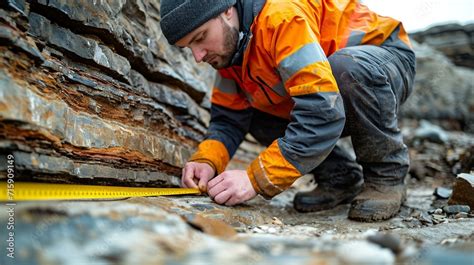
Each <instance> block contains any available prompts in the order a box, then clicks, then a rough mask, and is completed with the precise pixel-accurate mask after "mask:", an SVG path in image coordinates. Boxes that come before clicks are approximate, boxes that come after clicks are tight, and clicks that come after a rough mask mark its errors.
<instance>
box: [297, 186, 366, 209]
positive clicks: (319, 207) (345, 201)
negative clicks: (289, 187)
mask: <svg viewBox="0 0 474 265" xmlns="http://www.w3.org/2000/svg"><path fill="white" fill-rule="evenodd" d="M360 191H362V190H360ZM360 191H359V192H357V193H355V194H354V195H353V196H351V197H348V198H345V199H344V200H341V201H339V202H336V203H333V204H329V205H325V206H324V207H321V206H320V205H309V204H308V206H303V205H298V206H296V205H293V208H295V210H297V211H298V212H301V213H310V212H320V211H325V210H330V209H333V208H334V207H336V206H338V205H341V204H347V203H350V202H352V200H353V199H354V198H355V197H356V196H357V195H359V193H360Z"/></svg>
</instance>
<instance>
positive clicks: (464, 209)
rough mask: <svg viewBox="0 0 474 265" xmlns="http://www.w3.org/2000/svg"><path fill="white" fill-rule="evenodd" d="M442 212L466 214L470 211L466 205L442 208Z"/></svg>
mask: <svg viewBox="0 0 474 265" xmlns="http://www.w3.org/2000/svg"><path fill="white" fill-rule="evenodd" d="M443 211H444V212H445V213H447V214H457V213H460V212H465V213H468V212H470V211H471V208H470V207H469V206H467V205H447V206H444V207H443Z"/></svg>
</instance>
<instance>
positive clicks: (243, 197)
mask: <svg viewBox="0 0 474 265" xmlns="http://www.w3.org/2000/svg"><path fill="white" fill-rule="evenodd" d="M207 193H208V194H209V197H211V198H212V199H213V200H214V201H215V202H217V203H218V204H225V205H227V206H231V205H236V204H239V203H243V202H246V201H248V200H250V199H252V198H254V197H255V196H257V193H256V192H255V190H254V189H253V186H252V183H251V182H250V179H249V177H248V175H247V171H245V170H228V171H225V172H223V173H222V174H220V175H219V176H217V177H215V178H214V179H213V180H211V181H209V185H208V191H207Z"/></svg>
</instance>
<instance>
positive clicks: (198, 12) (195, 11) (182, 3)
mask: <svg viewBox="0 0 474 265" xmlns="http://www.w3.org/2000/svg"><path fill="white" fill-rule="evenodd" d="M235 2H236V0H161V7H160V9H161V10H160V12H161V21H160V26H161V30H162V31H163V34H164V35H165V37H166V39H167V40H168V42H169V43H170V44H171V45H174V44H175V43H176V42H177V41H178V40H180V39H181V38H183V37H184V36H186V34H188V33H190V32H191V31H193V30H195V29H196V28H198V27H199V26H201V25H202V24H204V23H206V22H207V21H209V20H210V19H212V18H215V17H217V16H218V15H219V14H220V13H222V12H224V11H225V10H226V9H228V8H229V7H231V6H233V5H234V4H235Z"/></svg>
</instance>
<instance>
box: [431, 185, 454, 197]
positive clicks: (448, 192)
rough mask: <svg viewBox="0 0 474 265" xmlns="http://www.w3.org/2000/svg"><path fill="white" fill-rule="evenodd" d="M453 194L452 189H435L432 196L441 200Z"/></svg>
mask: <svg viewBox="0 0 474 265" xmlns="http://www.w3.org/2000/svg"><path fill="white" fill-rule="evenodd" d="M452 193H453V190H452V189H448V188H444V187H437V188H436V189H435V191H434V195H435V196H437V197H438V198H441V199H448V198H449V196H451V194H452Z"/></svg>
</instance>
